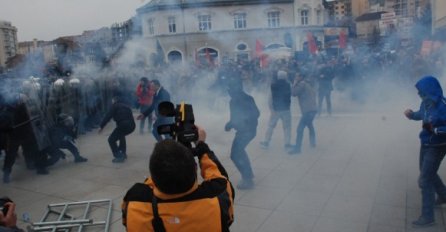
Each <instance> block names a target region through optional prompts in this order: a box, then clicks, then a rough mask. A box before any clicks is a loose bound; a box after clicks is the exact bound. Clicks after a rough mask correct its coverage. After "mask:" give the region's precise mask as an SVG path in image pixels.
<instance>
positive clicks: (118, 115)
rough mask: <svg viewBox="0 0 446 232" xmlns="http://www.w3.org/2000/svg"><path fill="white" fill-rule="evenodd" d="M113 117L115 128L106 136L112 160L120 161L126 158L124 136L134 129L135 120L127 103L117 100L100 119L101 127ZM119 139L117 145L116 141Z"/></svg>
mask: <svg viewBox="0 0 446 232" xmlns="http://www.w3.org/2000/svg"><path fill="white" fill-rule="evenodd" d="M112 118H113V120H114V121H115V122H116V128H115V129H114V130H113V132H112V133H111V135H110V136H109V137H108V143H109V145H110V149H111V150H112V152H113V156H114V157H115V159H113V161H114V162H122V161H124V159H126V158H127V153H126V151H127V144H126V140H125V136H126V135H128V134H131V133H132V132H133V131H134V130H135V120H134V118H133V113H132V109H131V108H130V106H129V105H127V104H125V103H123V102H122V101H121V100H117V101H116V102H115V103H114V104H113V105H112V106H111V108H110V110H109V111H108V112H107V114H106V115H105V116H104V118H103V119H102V122H101V124H100V127H101V129H103V128H104V127H105V125H107V123H108V122H109V121H110V120H111V119H112ZM118 141H119V145H118V144H117V142H118Z"/></svg>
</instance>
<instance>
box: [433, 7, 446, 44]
mask: <svg viewBox="0 0 446 232" xmlns="http://www.w3.org/2000/svg"><path fill="white" fill-rule="evenodd" d="M432 24H433V25H432V27H433V31H434V32H437V33H442V35H445V36H446V1H444V0H432ZM445 40H446V39H445Z"/></svg>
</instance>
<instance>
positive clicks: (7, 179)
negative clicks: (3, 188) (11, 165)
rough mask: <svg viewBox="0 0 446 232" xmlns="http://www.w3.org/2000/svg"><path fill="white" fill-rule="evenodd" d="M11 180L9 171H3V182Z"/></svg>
mask: <svg viewBox="0 0 446 232" xmlns="http://www.w3.org/2000/svg"><path fill="white" fill-rule="evenodd" d="M9 182H11V173H9V172H3V183H5V184H7V183H9Z"/></svg>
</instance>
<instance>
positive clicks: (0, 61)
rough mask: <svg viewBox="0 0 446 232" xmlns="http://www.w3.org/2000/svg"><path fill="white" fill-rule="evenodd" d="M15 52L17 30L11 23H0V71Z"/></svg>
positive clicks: (16, 49)
mask: <svg viewBox="0 0 446 232" xmlns="http://www.w3.org/2000/svg"><path fill="white" fill-rule="evenodd" d="M17 52H18V45H17V28H16V27H14V26H12V24H11V22H8V21H0V70H2V69H4V68H5V65H6V61H7V60H8V59H9V58H11V57H14V56H15V55H16V54H17Z"/></svg>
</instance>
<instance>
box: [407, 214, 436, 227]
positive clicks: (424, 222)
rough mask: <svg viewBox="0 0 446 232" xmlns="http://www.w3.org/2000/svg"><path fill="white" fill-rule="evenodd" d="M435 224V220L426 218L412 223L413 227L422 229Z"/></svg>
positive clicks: (420, 218)
mask: <svg viewBox="0 0 446 232" xmlns="http://www.w3.org/2000/svg"><path fill="white" fill-rule="evenodd" d="M434 224H435V220H434V219H426V218H424V217H419V218H418V219H417V220H416V221H413V222H412V226H413V227H417V228H421V227H429V226H432V225H434Z"/></svg>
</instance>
